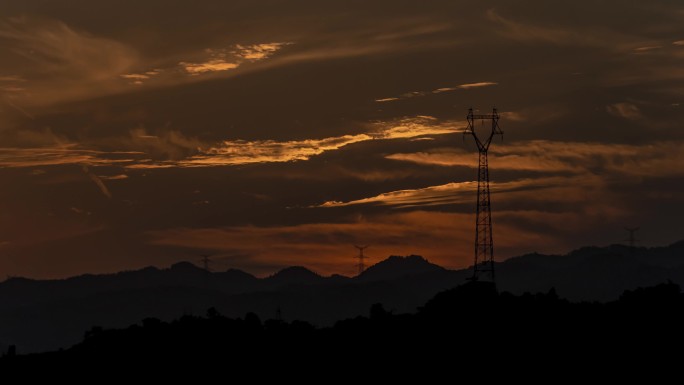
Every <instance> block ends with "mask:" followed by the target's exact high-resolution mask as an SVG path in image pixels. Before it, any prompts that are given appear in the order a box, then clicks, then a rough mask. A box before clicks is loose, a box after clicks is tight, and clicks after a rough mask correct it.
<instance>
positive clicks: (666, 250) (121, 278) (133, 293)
mask: <svg viewBox="0 0 684 385" xmlns="http://www.w3.org/2000/svg"><path fill="white" fill-rule="evenodd" d="M496 269H497V270H496V271H497V285H498V287H499V290H502V291H511V292H513V293H516V294H521V293H523V292H526V291H529V292H547V291H548V290H549V289H550V288H551V287H555V288H556V290H557V292H558V294H559V295H560V296H561V297H565V298H568V299H571V300H600V301H604V300H612V299H615V298H617V296H618V295H619V294H620V293H622V292H623V291H624V290H625V289H633V288H636V287H638V286H651V285H655V284H657V283H661V282H665V281H667V280H672V281H674V282H676V283H679V284H684V242H677V243H675V244H673V245H670V246H668V247H657V248H635V249H629V248H627V247H625V246H619V245H615V246H609V247H603V248H598V247H586V248H582V249H578V250H575V251H573V252H571V253H569V254H567V255H562V256H560V255H541V254H528V255H523V256H520V257H516V258H511V259H509V260H507V261H505V262H502V263H497V266H496ZM470 275H471V271H470V270H468V269H466V270H458V271H453V270H447V269H444V268H442V267H440V266H437V265H435V264H432V263H430V262H428V261H427V260H426V259H424V258H422V257H419V256H408V257H397V256H392V257H389V258H388V259H386V260H384V261H382V262H379V263H378V264H376V265H373V266H371V267H369V268H368V269H367V270H366V271H365V272H364V273H362V274H361V275H360V276H358V277H353V278H350V277H344V276H340V275H333V276H330V277H323V276H320V275H318V274H316V273H315V272H312V271H310V270H308V269H306V268H304V267H296V266H295V267H289V268H286V269H283V270H281V271H279V272H277V273H276V274H274V275H272V276H270V277H267V278H256V277H254V276H252V275H250V274H248V273H245V272H243V271H240V270H235V269H231V270H228V271H225V272H212V273H210V272H207V271H204V270H203V269H200V268H198V267H197V266H195V265H193V264H190V263H187V262H181V263H177V264H175V265H173V266H171V267H170V268H168V269H158V268H154V267H148V268H144V269H142V270H137V271H126V272H121V273H117V274H106V275H83V276H78V277H73V278H69V279H64V280H49V281H39V280H31V279H26V278H10V279H8V280H6V281H4V282H2V283H0V346H7V345H9V344H16V345H17V346H18V348H19V350H20V351H23V352H27V351H41V350H47V349H55V348H58V347H64V346H69V345H71V344H73V343H75V342H77V341H79V340H80V339H81V338H82V336H83V333H84V332H85V330H88V329H90V328H91V327H92V326H94V325H99V326H103V327H123V326H126V325H129V324H132V323H135V322H139V321H140V320H142V319H143V318H146V317H157V318H160V319H163V320H169V319H173V318H177V317H178V316H179V315H182V314H188V313H193V314H204V312H205V311H206V309H207V308H209V307H215V308H217V309H218V310H219V311H220V312H221V313H222V314H225V315H226V316H230V317H240V316H243V315H244V314H245V313H247V312H250V311H251V312H255V313H257V314H258V315H259V316H260V317H261V318H263V319H268V318H274V317H276V315H277V314H280V315H282V317H283V318H284V319H286V320H294V319H302V320H307V321H309V322H312V323H314V324H317V325H329V324H331V323H333V322H335V321H336V320H339V319H344V318H351V317H355V316H357V315H360V314H366V313H367V311H368V309H369V307H370V306H371V305H372V304H374V303H377V302H380V303H383V304H384V305H385V308H387V309H389V310H392V311H394V312H398V313H401V312H413V311H415V309H416V307H417V306H420V305H422V304H424V303H425V302H426V301H427V300H428V299H430V298H432V297H433V296H434V295H435V294H436V293H438V292H440V291H443V290H446V289H449V288H452V287H454V286H456V285H458V284H460V283H463V282H464V281H465V280H466V279H467V278H468V277H469V276H470Z"/></svg>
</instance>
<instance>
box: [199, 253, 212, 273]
mask: <svg viewBox="0 0 684 385" xmlns="http://www.w3.org/2000/svg"><path fill="white" fill-rule="evenodd" d="M200 257H202V267H203V268H204V271H206V272H207V273H208V272H210V271H211V268H210V267H209V265H210V264H211V255H209V254H202V255H200Z"/></svg>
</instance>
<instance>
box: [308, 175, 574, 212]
mask: <svg viewBox="0 0 684 385" xmlns="http://www.w3.org/2000/svg"><path fill="white" fill-rule="evenodd" d="M574 179H575V181H576V182H578V181H579V179H577V178H574ZM567 181H568V179H566V178H562V177H548V178H526V179H520V180H515V181H510V182H501V183H497V182H492V183H491V184H490V186H491V190H492V192H494V193H498V192H504V191H505V192H510V191H516V190H530V189H548V188H552V187H557V186H565V185H567ZM476 190H477V181H468V182H452V183H446V184H443V185H437V186H428V187H423V188H418V189H406V190H397V191H390V192H386V193H382V194H379V195H376V196H373V197H369V198H363V199H357V200H352V201H346V202H340V201H327V202H324V203H322V204H320V205H316V206H312V207H345V206H354V205H367V204H375V205H382V206H396V207H399V208H409V207H429V206H442V205H452V204H460V203H470V202H472V201H473V192H474V191H476Z"/></svg>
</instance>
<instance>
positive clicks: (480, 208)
mask: <svg viewBox="0 0 684 385" xmlns="http://www.w3.org/2000/svg"><path fill="white" fill-rule="evenodd" d="M475 121H480V122H481V123H482V124H484V122H485V121H491V125H492V127H491V131H489V132H487V133H486V134H485V135H484V138H480V137H479V136H478V135H477V133H476V132H475ZM468 134H470V135H472V136H473V138H474V139H475V144H477V149H478V150H479V152H480V160H479V163H478V172H477V211H476V218H475V264H474V265H473V276H472V280H474V281H476V280H479V279H480V278H482V276H483V274H484V273H488V274H489V278H490V279H491V281H492V282H494V240H493V239H492V208H491V200H490V194H489V166H488V163H487V152H488V151H489V145H490V144H491V143H492V138H494V135H501V136H502V137H503V132H502V131H501V129H500V128H499V114H498V113H497V112H496V108H494V109H493V110H492V113H491V114H474V113H473V109H472V108H470V109H469V110H468V128H467V129H466V130H465V131H464V132H463V135H464V136H465V135H468Z"/></svg>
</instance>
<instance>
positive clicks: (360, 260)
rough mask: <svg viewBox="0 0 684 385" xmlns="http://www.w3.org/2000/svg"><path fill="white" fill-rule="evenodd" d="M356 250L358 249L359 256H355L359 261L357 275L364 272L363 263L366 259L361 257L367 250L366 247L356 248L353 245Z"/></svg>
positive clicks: (364, 265) (363, 256)
mask: <svg viewBox="0 0 684 385" xmlns="http://www.w3.org/2000/svg"><path fill="white" fill-rule="evenodd" d="M354 247H356V248H357V249H359V255H357V256H356V258H358V259H359V263H358V265H357V266H358V267H359V275H361V273H363V271H364V270H366V264H365V263H364V262H363V260H364V259H368V257H367V256H365V255H363V251H364V250H366V249H367V248H368V246H357V245H354Z"/></svg>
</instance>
